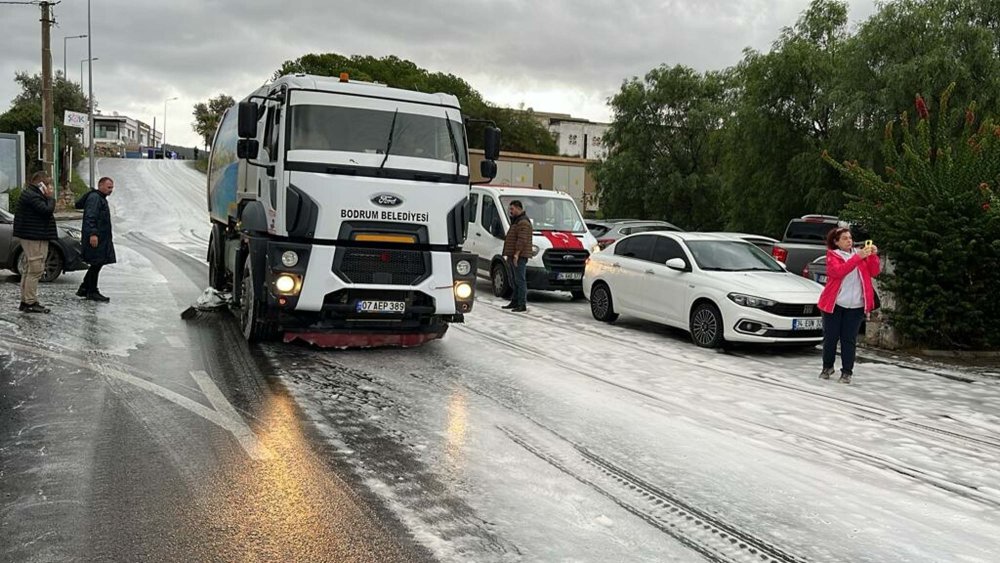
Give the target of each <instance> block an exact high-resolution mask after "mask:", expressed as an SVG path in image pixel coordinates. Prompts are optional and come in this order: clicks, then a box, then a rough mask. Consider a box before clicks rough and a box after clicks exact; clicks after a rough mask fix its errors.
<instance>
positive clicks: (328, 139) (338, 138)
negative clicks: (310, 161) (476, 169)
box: [288, 105, 468, 164]
mask: <svg viewBox="0 0 1000 563" xmlns="http://www.w3.org/2000/svg"><path fill="white" fill-rule="evenodd" d="M291 119H292V127H291V142H290V143H289V145H288V148H289V150H313V151H343V152H357V153H367V154H378V155H384V154H385V152H386V149H388V150H389V154H391V155H393V156H406V157H414V158H430V159H434V160H443V161H445V162H457V163H459V164H467V163H468V162H467V161H468V157H467V154H466V151H465V131H464V128H463V127H462V125H461V124H460V123H458V122H457V121H454V120H451V119H448V118H446V117H445V112H444V111H443V110H442V112H441V115H440V117H436V116H430V115H415V114H410V113H403V112H401V111H400V112H393V111H382V110H373V109H361V108H350V107H338V106H318V105H298V106H293V107H292V110H291ZM390 132H391V133H392V142H391V144H390V142H389V134H390Z"/></svg>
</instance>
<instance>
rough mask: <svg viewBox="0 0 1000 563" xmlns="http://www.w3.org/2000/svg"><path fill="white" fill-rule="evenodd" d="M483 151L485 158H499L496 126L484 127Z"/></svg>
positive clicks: (498, 139) (498, 134)
mask: <svg viewBox="0 0 1000 563" xmlns="http://www.w3.org/2000/svg"><path fill="white" fill-rule="evenodd" d="M483 152H484V153H486V160H496V159H498V158H500V130H499V129H497V128H496V127H487V128H486V130H485V133H484V134H483ZM494 175H496V174H495V173H494ZM484 176H485V174H484ZM491 177H492V176H491Z"/></svg>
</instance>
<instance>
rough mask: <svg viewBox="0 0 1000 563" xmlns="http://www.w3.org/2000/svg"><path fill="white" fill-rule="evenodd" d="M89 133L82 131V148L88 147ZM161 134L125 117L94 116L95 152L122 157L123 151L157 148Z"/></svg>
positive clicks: (85, 130) (114, 114)
mask: <svg viewBox="0 0 1000 563" xmlns="http://www.w3.org/2000/svg"><path fill="white" fill-rule="evenodd" d="M89 133H90V132H89V131H88V130H87V129H84V130H83V146H84V147H86V148H89V147H90V139H89ZM162 139H163V133H162V132H161V131H155V132H154V131H153V128H152V127H150V126H149V125H147V124H146V123H144V122H142V121H139V120H138V119H132V118H131V117H128V116H125V115H118V112H114V113H113V114H112V115H95V116H94V142H95V146H94V148H95V150H96V149H101V150H102V151H103V152H106V153H109V154H114V155H120V156H124V153H125V151H137V150H139V148H140V147H149V146H159V144H160V143H161V142H162Z"/></svg>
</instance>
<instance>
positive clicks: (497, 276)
mask: <svg viewBox="0 0 1000 563" xmlns="http://www.w3.org/2000/svg"><path fill="white" fill-rule="evenodd" d="M490 280H491V281H492V282H493V283H492V284H491V285H492V286H493V295H496V296H497V297H499V298H501V299H510V297H511V295H513V294H514V289H513V288H512V287H511V285H510V276H509V275H507V266H505V265H504V264H503V263H501V262H497V263H495V264H493V268H492V269H491V270H490Z"/></svg>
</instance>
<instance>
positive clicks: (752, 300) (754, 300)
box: [727, 293, 777, 309]
mask: <svg viewBox="0 0 1000 563" xmlns="http://www.w3.org/2000/svg"><path fill="white" fill-rule="evenodd" d="M727 297H729V300H730V301H732V302H733V303H736V304H737V305H742V306H744V307H753V308H754V309H764V308H766V307H773V306H774V305H776V304H777V302H776V301H772V300H770V299H764V298H763V297H754V296H753V295H744V294H742V293H730V294H729V295H727Z"/></svg>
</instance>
